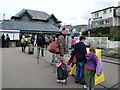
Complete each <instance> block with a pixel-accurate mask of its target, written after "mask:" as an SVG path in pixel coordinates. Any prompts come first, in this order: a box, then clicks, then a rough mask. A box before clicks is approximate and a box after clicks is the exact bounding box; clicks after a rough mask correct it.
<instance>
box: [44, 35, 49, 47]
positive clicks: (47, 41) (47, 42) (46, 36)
mask: <svg viewBox="0 0 120 90" xmlns="http://www.w3.org/2000/svg"><path fill="white" fill-rule="evenodd" d="M48 45H49V38H48V35H45V46H46V49H47V46H48Z"/></svg>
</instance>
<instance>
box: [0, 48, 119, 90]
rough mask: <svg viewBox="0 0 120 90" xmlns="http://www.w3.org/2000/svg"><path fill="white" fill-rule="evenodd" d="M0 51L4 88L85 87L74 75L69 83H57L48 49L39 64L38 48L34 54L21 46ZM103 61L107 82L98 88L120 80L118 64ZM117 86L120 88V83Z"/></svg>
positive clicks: (98, 86) (111, 84)
mask: <svg viewBox="0 0 120 90" xmlns="http://www.w3.org/2000/svg"><path fill="white" fill-rule="evenodd" d="M26 51H27V50H26ZM0 52H2V56H1V57H2V59H1V60H2V75H1V76H2V78H0V79H1V80H0V85H1V86H2V88H83V85H80V84H75V83H74V77H73V76H69V77H68V82H67V85H61V84H60V83H56V73H54V66H53V65H51V64H50V63H49V62H50V61H51V60H52V57H51V56H52V55H51V53H49V52H48V51H45V56H44V57H41V58H40V60H39V64H38V63H37V58H36V55H37V54H36V48H35V53H34V54H33V55H28V54H27V52H26V53H22V52H21V48H3V49H1V48H0ZM46 60H47V61H46ZM48 61H49V62H48ZM0 63H1V62H0ZM103 63H104V74H105V82H103V83H101V84H100V85H97V86H96V88H103V87H105V88H110V87H112V86H113V85H114V84H116V83H117V82H118V65H116V64H111V63H106V62H103ZM1 81H2V82H1ZM115 87H117V88H118V85H115Z"/></svg>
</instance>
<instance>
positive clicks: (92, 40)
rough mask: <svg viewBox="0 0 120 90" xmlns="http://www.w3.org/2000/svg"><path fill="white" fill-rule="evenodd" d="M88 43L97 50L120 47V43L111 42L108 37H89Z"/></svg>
mask: <svg viewBox="0 0 120 90" xmlns="http://www.w3.org/2000/svg"><path fill="white" fill-rule="evenodd" d="M86 41H87V43H89V44H90V46H91V47H95V48H97V47H98V48H105V49H108V48H118V47H119V46H120V41H110V40H108V37H87V39H86Z"/></svg>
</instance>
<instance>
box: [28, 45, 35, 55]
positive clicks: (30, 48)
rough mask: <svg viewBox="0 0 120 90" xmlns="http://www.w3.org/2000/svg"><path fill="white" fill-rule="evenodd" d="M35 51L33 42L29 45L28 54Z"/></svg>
mask: <svg viewBox="0 0 120 90" xmlns="http://www.w3.org/2000/svg"><path fill="white" fill-rule="evenodd" d="M33 53H34V47H33V45H32V44H30V45H29V46H28V54H33Z"/></svg>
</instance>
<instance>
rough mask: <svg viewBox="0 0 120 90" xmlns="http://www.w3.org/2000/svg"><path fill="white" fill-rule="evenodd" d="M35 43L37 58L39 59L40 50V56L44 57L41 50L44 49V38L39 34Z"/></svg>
mask: <svg viewBox="0 0 120 90" xmlns="http://www.w3.org/2000/svg"><path fill="white" fill-rule="evenodd" d="M36 43H37V58H38V57H39V54H40V49H41V56H44V50H43V48H44V45H45V38H44V36H43V35H42V33H41V32H40V33H39V35H38V36H37V40H36Z"/></svg>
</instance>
